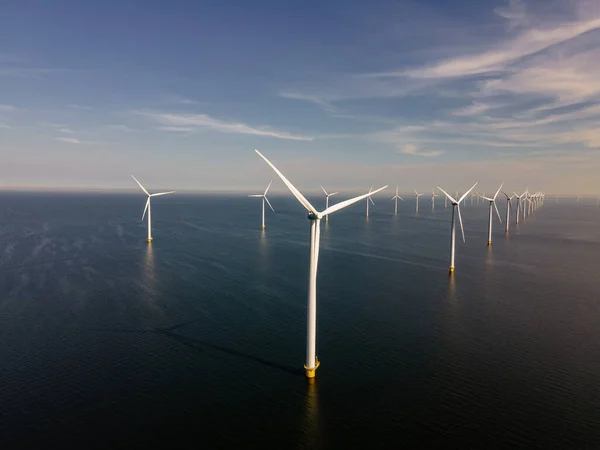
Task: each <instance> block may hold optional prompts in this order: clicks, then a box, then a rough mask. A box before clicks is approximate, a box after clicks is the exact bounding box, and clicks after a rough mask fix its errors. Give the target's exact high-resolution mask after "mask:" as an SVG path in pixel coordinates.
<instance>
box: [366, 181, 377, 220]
mask: <svg viewBox="0 0 600 450" xmlns="http://www.w3.org/2000/svg"><path fill="white" fill-rule="evenodd" d="M372 190H373V185H371V187H370V188H369V193H371V191H372ZM369 202H371V204H372V205H373V206H375V202H374V201H373V199H372V198H371V196H370V195H369V196H368V197H367V219H368V218H369Z"/></svg>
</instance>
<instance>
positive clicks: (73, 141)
mask: <svg viewBox="0 0 600 450" xmlns="http://www.w3.org/2000/svg"><path fill="white" fill-rule="evenodd" d="M54 139H56V140H57V141H61V142H67V143H69V144H82V143H83V142H81V141H80V140H79V139H77V138H67V137H57V138H54Z"/></svg>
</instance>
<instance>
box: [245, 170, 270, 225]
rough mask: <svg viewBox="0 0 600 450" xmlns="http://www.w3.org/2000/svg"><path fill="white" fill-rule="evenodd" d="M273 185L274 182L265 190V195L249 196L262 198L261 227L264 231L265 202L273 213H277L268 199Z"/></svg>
mask: <svg viewBox="0 0 600 450" xmlns="http://www.w3.org/2000/svg"><path fill="white" fill-rule="evenodd" d="M272 184H273V181H271V182H270V183H269V185H268V186H267V188H266V189H265V193H264V194H253V195H249V196H248V197H259V198H262V227H261V229H262V230H264V229H265V201H266V202H267V204H268V205H269V208H271V211H273V212H275V210H274V209H273V207H272V206H271V203H270V202H269V199H268V198H267V192H269V188H270V187H271V185H272Z"/></svg>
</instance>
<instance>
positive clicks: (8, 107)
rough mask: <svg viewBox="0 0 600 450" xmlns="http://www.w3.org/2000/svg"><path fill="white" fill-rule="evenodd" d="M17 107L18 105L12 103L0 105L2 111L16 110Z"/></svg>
mask: <svg viewBox="0 0 600 450" xmlns="http://www.w3.org/2000/svg"><path fill="white" fill-rule="evenodd" d="M16 110H17V107H16V106H12V105H0V111H1V112H10V111H16Z"/></svg>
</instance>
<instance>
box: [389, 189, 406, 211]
mask: <svg viewBox="0 0 600 450" xmlns="http://www.w3.org/2000/svg"><path fill="white" fill-rule="evenodd" d="M398 199H400V200H402V201H404V199H403V198H402V197H400V196H399V195H398V185H396V195H394V196H393V197H392V200H395V201H396V203H395V204H394V215H397V214H398Z"/></svg>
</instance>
